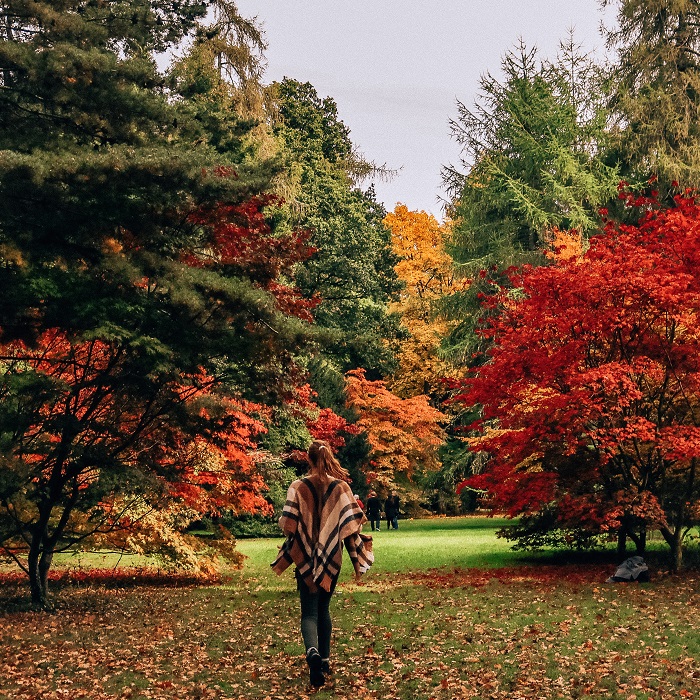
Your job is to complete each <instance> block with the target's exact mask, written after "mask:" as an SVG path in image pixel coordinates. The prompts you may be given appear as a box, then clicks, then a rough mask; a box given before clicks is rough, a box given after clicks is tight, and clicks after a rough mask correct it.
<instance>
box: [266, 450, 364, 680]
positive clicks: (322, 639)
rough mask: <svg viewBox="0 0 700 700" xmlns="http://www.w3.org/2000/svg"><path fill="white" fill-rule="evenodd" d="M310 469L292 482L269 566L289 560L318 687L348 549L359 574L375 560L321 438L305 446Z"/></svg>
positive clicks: (325, 669) (341, 473)
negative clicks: (276, 549)
mask: <svg viewBox="0 0 700 700" xmlns="http://www.w3.org/2000/svg"><path fill="white" fill-rule="evenodd" d="M308 461H309V466H310V469H309V473H308V474H307V476H306V477H304V478H303V479H297V480H296V481H294V482H292V485H291V486H290V487H289V491H288V492H287V502H286V503H285V506H284V510H283V511H282V517H281V518H280V520H279V524H280V527H281V528H282V531H283V532H284V533H285V534H286V535H287V539H286V541H285V543H284V544H283V545H282V547H281V549H280V552H279V554H278V555H277V558H276V559H275V561H274V562H273V563H272V565H271V566H272V568H273V570H274V571H275V573H277V574H278V575H279V574H281V573H282V572H283V571H284V570H285V569H287V567H288V566H289V565H290V564H295V565H296V570H295V575H296V580H297V589H298V591H299V599H300V602H301V634H302V637H303V640H304V646H305V648H306V662H307V664H308V666H309V681H310V683H311V685H313V686H316V687H320V686H322V685H323V684H324V683H325V680H326V675H327V674H329V673H330V650H331V632H332V621H331V615H330V602H331V597H332V595H333V591H334V590H335V585H336V583H337V582H338V575H339V574H340V566H341V564H342V559H343V545H345V549H347V551H348V554H349V556H350V560H351V561H352V565H353V568H354V570H355V576H357V577H359V576H361V575H362V574H363V573H365V571H367V570H368V569H369V567H370V566H371V565H372V562H373V561H374V555H373V554H372V538H371V537H369V536H368V535H363V534H361V532H360V531H361V528H362V524H363V523H364V522H366V520H367V518H366V517H365V515H364V513H363V512H362V510H360V508H359V506H358V505H357V501H356V500H355V498H354V496H353V493H352V491H351V489H350V487H349V486H348V484H347V481H348V480H349V475H348V472H347V470H345V469H343V468H342V467H341V466H340V463H339V462H338V460H337V459H336V458H335V456H334V455H333V452H332V451H331V448H330V445H329V444H328V443H327V442H326V441H325V440H315V441H314V442H313V443H311V447H309V451H308Z"/></svg>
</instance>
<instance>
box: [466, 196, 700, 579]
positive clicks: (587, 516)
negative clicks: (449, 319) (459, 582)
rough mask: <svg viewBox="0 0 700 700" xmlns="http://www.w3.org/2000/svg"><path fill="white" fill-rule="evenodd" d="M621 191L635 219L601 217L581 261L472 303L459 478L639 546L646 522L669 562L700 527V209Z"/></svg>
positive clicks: (500, 502)
mask: <svg viewBox="0 0 700 700" xmlns="http://www.w3.org/2000/svg"><path fill="white" fill-rule="evenodd" d="M621 198H623V199H625V200H626V203H627V204H628V206H630V207H637V208H639V209H640V211H641V219H640V221H639V223H638V225H627V224H617V223H615V222H613V221H608V222H607V224H606V226H605V230H604V231H603V232H602V233H601V234H600V235H598V236H596V237H594V238H592V239H591V241H590V247H589V249H588V250H587V251H586V252H585V253H584V254H583V255H581V256H570V257H565V256H564V257H561V258H560V259H559V260H557V262H556V264H553V265H551V266H549V267H540V268H536V269H532V268H525V269H523V270H521V271H517V270H512V271H511V279H512V283H513V288H511V289H509V290H506V289H501V291H500V292H498V293H497V294H496V295H495V296H493V297H491V298H489V299H487V300H486V301H485V304H487V305H488V306H489V307H491V309H492V310H494V311H496V313H495V314H493V315H489V320H488V323H487V325H485V326H484V327H483V328H482V332H483V333H484V334H485V335H486V336H487V337H488V338H490V339H491V341H492V343H493V345H492V348H491V350H490V352H489V359H488V361H487V362H486V363H485V364H484V365H483V366H481V367H478V368H476V369H475V370H474V371H473V372H472V375H471V377H470V378H469V379H468V380H466V381H465V382H463V383H462V385H461V386H462V392H461V393H460V394H459V395H458V397H457V399H458V400H459V401H462V402H464V403H465V404H468V405H475V404H480V405H481V406H482V407H483V417H482V419H481V420H480V421H479V422H478V423H477V424H475V425H474V426H473V427H474V428H476V429H478V432H479V436H478V437H476V438H474V439H473V441H472V447H473V449H475V450H483V451H485V452H487V453H489V454H490V456H491V459H490V461H489V463H488V467H487V468H486V470H485V471H484V472H483V473H482V474H479V475H476V476H474V477H472V478H470V479H469V480H468V481H467V482H465V483H467V484H468V485H470V486H472V487H475V488H480V489H485V490H487V491H488V493H489V495H490V502H491V505H492V506H493V507H494V508H497V509H499V510H502V511H505V512H507V513H508V514H509V515H510V516H517V515H524V516H534V515H537V514H540V515H542V514H544V513H548V514H549V515H550V516H552V514H553V518H550V522H551V523H552V526H554V527H561V528H564V529H566V528H579V529H583V530H585V531H588V532H591V533H602V532H610V531H617V532H618V533H619V535H620V536H621V538H624V537H625V536H630V537H632V538H633V539H634V540H635V543H636V544H637V546H638V548H639V549H640V550H643V548H644V543H645V533H646V530H647V529H648V528H652V527H653V528H658V529H659V530H660V531H661V533H662V535H663V537H664V538H665V539H666V541H667V542H668V544H669V545H670V547H671V549H672V552H673V561H674V565H675V566H676V567H678V566H680V562H681V552H682V542H683V537H684V535H685V534H686V533H687V531H688V528H689V527H691V526H692V525H693V524H696V523H697V522H698V521H699V520H700V504H699V502H700V484H699V483H698V479H697V474H696V471H697V463H698V457H700V235H699V234H700V207H698V204H697V203H696V200H695V198H694V197H693V195H692V193H690V192H688V191H686V193H685V194H684V195H679V196H677V197H676V198H675V202H674V205H673V206H670V207H662V206H660V205H659V204H658V203H657V202H656V201H655V199H654V197H653V195H652V196H651V197H639V196H636V195H630V194H628V193H626V192H624V191H622V192H621ZM513 289H515V290H517V291H516V292H514V291H513Z"/></svg>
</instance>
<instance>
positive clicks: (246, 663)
mask: <svg viewBox="0 0 700 700" xmlns="http://www.w3.org/2000/svg"><path fill="white" fill-rule="evenodd" d="M498 525H499V523H498V522H494V521H493V520H485V519H477V518H460V519H434V520H427V521H402V522H401V523H400V529H399V530H398V531H391V532H386V531H384V530H382V531H381V532H379V533H375V534H376V536H375V554H376V558H377V561H376V564H375V567H373V570H372V571H371V572H370V573H369V574H368V575H367V577H366V578H365V582H364V583H363V584H362V585H359V586H358V585H355V584H354V583H352V582H351V581H350V580H349V574H348V569H349V568H350V567H349V565H348V563H347V560H346V564H345V567H344V568H345V571H344V574H343V576H342V578H341V582H340V584H339V586H338V589H337V592H336V595H335V597H334V602H333V606H332V612H333V616H334V626H335V631H334V646H333V652H334V659H333V661H334V671H335V673H334V677H333V680H332V682H331V683H330V684H329V685H328V686H327V687H326V688H324V689H322V690H320V691H319V692H317V693H314V694H313V695H314V697H315V698H317V699H318V700H323V699H325V698H348V699H351V698H352V699H362V698H384V699H387V700H391V699H392V698H396V699H399V698H400V699H406V700H408V698H418V699H426V700H428V699H430V698H435V700H451V699H453V698H483V699H487V698H488V699H493V698H495V699H503V700H506V699H507V700H518V699H520V698H533V699H534V698H537V699H545V698H601V699H602V698H620V699H624V700H632V699H633V698H635V699H642V698H647V699H648V698H655V699H656V698H658V699H660V700H661V699H666V698H669V699H670V698H692V697H695V698H700V661H699V659H700V620H699V619H698V612H699V605H700V576H699V575H698V574H697V573H693V574H686V575H683V576H678V577H671V576H667V575H663V574H662V573H661V572H658V571H653V572H652V573H653V578H652V582H651V583H650V584H644V585H637V584H605V583H604V580H605V578H606V577H607V576H608V575H609V574H610V573H612V571H613V570H614V563H613V561H612V560H608V561H605V559H604V558H597V559H590V558H589V559H588V560H584V559H582V560H579V561H577V562H574V563H568V564H566V563H561V560H559V559H553V558H552V557H547V558H544V559H543V560H542V563H540V564H537V565H534V566H533V565H532V564H533V561H532V560H531V559H530V560H525V559H524V558H523V557H522V555H517V554H515V553H513V552H511V551H509V549H508V544H507V543H506V542H504V541H503V540H499V539H496V538H495V536H494V529H495V528H496V527H497V526H498ZM280 542H281V539H280V540H241V541H240V543H239V547H240V549H241V550H242V551H243V552H244V553H245V554H246V555H247V556H248V557H249V558H248V559H247V561H246V566H245V567H244V569H243V570H241V571H236V572H231V574H230V575H228V576H227V578H226V581H225V583H224V584H223V585H220V586H210V587H199V586H183V587H164V586H137V587H128V586H122V587H106V586H93V585H68V586H66V587H64V588H62V589H61V590H60V591H57V595H56V597H57V601H58V604H59V611H58V613H57V614H54V615H48V614H45V613H35V612H29V611H27V610H26V609H23V607H22V605H21V604H20V603H18V601H17V598H16V591H15V590H13V589H12V588H11V587H9V586H7V585H6V586H5V587H4V588H2V589H0V606H4V610H5V612H1V613H0V698H3V699H4V698H8V699H9V698H12V699H13V700H14V699H15V698H17V699H18V700H29V699H31V700H39V699H41V700H56V699H58V698H66V699H68V698H71V699H72V698H81V697H82V698H91V699H93V700H105V699H107V698H134V699H136V698H143V699H144V700H145V699H146V698H159V699H160V698H163V699H164V698H218V699H220V700H224V699H228V698H230V699H235V700H239V699H241V698H251V699H253V698H260V699H261V700H264V699H266V698H270V700H272V699H273V698H280V699H282V698H284V700H290V699H294V698H306V697H308V696H310V693H309V691H308V688H307V685H306V677H307V674H306V668H305V664H304V661H303V656H302V654H303V649H302V646H301V642H300V635H299V632H298V629H297V623H298V602H297V594H296V591H295V590H294V585H293V575H292V573H291V570H290V571H288V572H287V573H286V574H285V575H284V576H282V577H279V578H278V577H275V576H274V575H273V574H272V573H271V571H270V569H269V566H268V565H269V562H270V561H271V560H272V558H273V557H274V554H275V552H276V546H277V545H278V544H279V543H280ZM2 609H3V608H2V607H0V611H1V610H2Z"/></svg>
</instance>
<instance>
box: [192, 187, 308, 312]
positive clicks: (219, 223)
mask: <svg viewBox="0 0 700 700" xmlns="http://www.w3.org/2000/svg"><path fill="white" fill-rule="evenodd" d="M280 203H281V200H280V199H279V198H278V197H275V196H273V195H259V196H256V197H251V198H250V199H248V200H247V201H245V202H243V203H242V204H236V205H223V204H219V205H218V206H217V207H215V208H214V209H207V210H200V211H197V212H195V213H194V214H191V215H190V217H189V221H190V223H192V224H194V225H196V226H199V227H201V229H202V232H203V238H202V240H201V242H200V245H199V247H198V248H197V249H196V250H192V251H189V252H187V253H185V254H183V256H182V259H183V261H184V262H186V263H187V264H188V265H191V266H193V267H219V266H227V267H228V268H230V269H233V270H236V269H240V271H241V273H242V274H243V275H244V276H245V277H246V278H248V279H252V280H253V281H254V282H255V283H256V284H257V285H258V286H259V287H260V288H261V289H264V290H265V291H267V292H269V293H270V294H272V296H273V297H274V298H275V300H276V302H277V305H278V307H279V309H280V310H281V311H282V312H283V313H285V314H288V315H292V316H297V317H298V318H301V319H303V320H305V321H312V320H313V317H312V315H311V310H312V309H313V308H314V307H315V306H317V305H318V303H319V302H320V299H318V298H316V297H313V298H311V299H305V298H303V297H302V295H301V292H300V291H299V289H298V288H297V287H295V286H294V285H292V284H288V283H285V282H283V281H281V280H283V279H285V278H287V279H292V277H293V270H294V266H295V265H297V264H298V263H299V262H302V261H304V260H306V259H307V258H308V257H309V256H311V255H312V254H313V253H314V252H315V249H314V248H312V247H311V246H309V245H308V240H309V236H310V233H309V232H308V231H302V230H298V231H293V232H292V233H289V234H286V235H277V234H275V233H273V231H272V228H271V227H270V224H269V221H268V218H267V217H266V215H265V211H264V210H265V208H266V207H274V206H279V205H280Z"/></svg>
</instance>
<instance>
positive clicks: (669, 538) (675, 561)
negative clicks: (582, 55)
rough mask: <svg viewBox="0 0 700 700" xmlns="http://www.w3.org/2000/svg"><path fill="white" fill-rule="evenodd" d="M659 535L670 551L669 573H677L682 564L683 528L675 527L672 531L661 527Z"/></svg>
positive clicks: (680, 526)
mask: <svg viewBox="0 0 700 700" xmlns="http://www.w3.org/2000/svg"><path fill="white" fill-rule="evenodd" d="M661 534H662V535H663V538H664V539H665V540H666V544H668V546H669V547H670V549H671V571H673V572H674V573H678V572H679V571H680V570H681V564H682V563H683V526H682V525H676V527H675V528H674V529H673V530H671V529H670V528H668V527H662V528H661Z"/></svg>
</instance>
